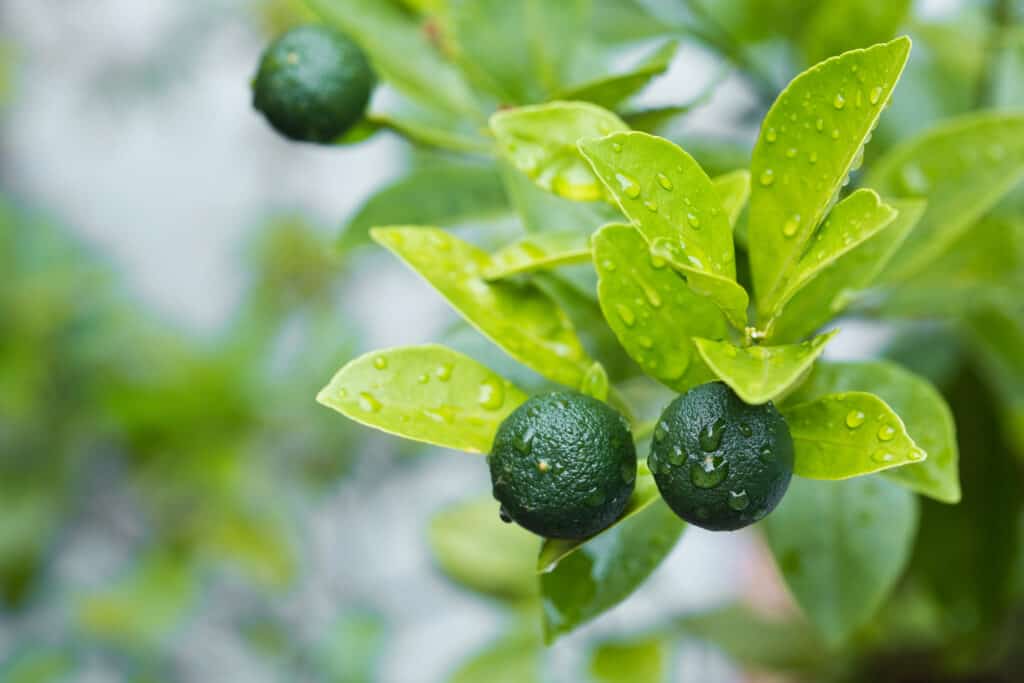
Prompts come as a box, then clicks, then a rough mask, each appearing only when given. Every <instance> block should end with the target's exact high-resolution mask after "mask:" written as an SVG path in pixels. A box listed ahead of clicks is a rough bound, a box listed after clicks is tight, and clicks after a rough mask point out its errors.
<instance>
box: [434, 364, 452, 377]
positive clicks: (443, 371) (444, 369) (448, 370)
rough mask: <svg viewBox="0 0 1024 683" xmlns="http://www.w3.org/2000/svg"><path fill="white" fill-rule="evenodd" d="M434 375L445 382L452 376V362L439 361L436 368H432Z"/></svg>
mask: <svg viewBox="0 0 1024 683" xmlns="http://www.w3.org/2000/svg"><path fill="white" fill-rule="evenodd" d="M434 375H435V376H436V377H437V378H438V379H439V380H441V381H442V382H447V381H448V380H450V379H451V378H452V364H451V363H441V365H439V366H437V369H436V370H434Z"/></svg>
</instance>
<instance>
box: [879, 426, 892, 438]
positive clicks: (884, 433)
mask: <svg viewBox="0 0 1024 683" xmlns="http://www.w3.org/2000/svg"><path fill="white" fill-rule="evenodd" d="M894 436H896V429H895V428H894V427H893V426H892V425H882V426H881V427H879V428H878V440H879V441H892V438H893V437H894Z"/></svg>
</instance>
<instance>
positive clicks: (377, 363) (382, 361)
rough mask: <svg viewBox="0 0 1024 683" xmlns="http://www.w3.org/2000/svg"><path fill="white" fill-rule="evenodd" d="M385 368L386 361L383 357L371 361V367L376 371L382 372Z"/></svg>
mask: <svg viewBox="0 0 1024 683" xmlns="http://www.w3.org/2000/svg"><path fill="white" fill-rule="evenodd" d="M387 366H388V359H387V358H385V357H384V356H377V357H376V358H374V359H373V367H375V368H377V369H378V370H383V369H384V368H386V367H387Z"/></svg>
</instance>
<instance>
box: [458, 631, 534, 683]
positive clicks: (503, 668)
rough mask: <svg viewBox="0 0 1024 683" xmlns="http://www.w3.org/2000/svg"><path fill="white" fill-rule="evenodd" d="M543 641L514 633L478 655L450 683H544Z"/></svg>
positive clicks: (530, 635) (463, 666)
mask: <svg viewBox="0 0 1024 683" xmlns="http://www.w3.org/2000/svg"><path fill="white" fill-rule="evenodd" d="M542 654H543V650H542V646H541V642H540V639H539V638H538V637H537V636H535V635H533V634H532V633H530V634H526V633H523V634H519V633H511V634H508V635H506V636H503V637H502V638H499V639H498V640H497V641H495V642H493V643H491V644H489V645H488V646H486V647H485V648H483V649H482V650H481V651H479V652H477V653H475V654H474V655H473V656H472V657H471V658H470V659H469V660H467V661H466V662H464V663H463V664H461V665H460V666H459V668H458V669H457V670H456V671H455V673H453V674H452V676H451V678H448V679H447V681H448V683H540V681H541V680H542V679H541V669H540V663H541V655H542Z"/></svg>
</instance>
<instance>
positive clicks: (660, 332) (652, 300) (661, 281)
mask: <svg viewBox="0 0 1024 683" xmlns="http://www.w3.org/2000/svg"><path fill="white" fill-rule="evenodd" d="M592 245H593V250H594V265H595V267H596V268H597V274H598V284H597V295H598V300H599V301H600V304H601V311H602V312H603V313H604V317H605V320H607V321H608V325H609V326H611V328H612V330H613V331H614V332H615V335H616V336H617V337H618V339H619V343H621V344H622V347H623V348H624V349H626V352H627V353H628V354H629V355H630V357H631V358H633V360H635V361H636V362H637V363H638V364H639V365H640V366H641V367H642V368H643V369H644V371H645V372H646V373H647V374H649V375H650V376H651V377H654V378H655V379H657V380H659V381H660V382H663V383H664V384H666V385H667V386H669V387H671V388H673V389H675V390H677V391H684V390H686V389H688V388H689V387H691V386H694V385H695V384H699V383H700V382H701V381H704V380H706V379H707V378H709V373H708V372H707V369H706V368H704V367H703V363H701V362H700V358H699V357H698V356H697V354H696V353H695V351H694V346H693V342H692V341H691V339H690V337H691V336H693V335H697V334H700V335H702V336H710V337H713V338H722V337H724V336H725V332H726V324H725V320H724V318H723V317H722V314H721V313H720V312H719V311H718V309H717V308H716V307H715V306H714V305H713V304H711V303H710V302H709V301H708V300H707V299H705V298H703V297H701V296H699V295H697V294H695V293H694V292H693V291H691V290H690V289H689V288H688V287H687V286H686V283H685V282H684V281H683V279H682V278H681V277H680V276H679V275H678V274H677V273H676V272H675V271H674V270H672V269H671V268H668V267H667V265H666V263H665V262H664V261H662V260H659V259H658V258H657V257H653V256H652V255H651V253H650V251H649V249H648V246H647V242H646V241H644V238H643V236H642V235H641V234H640V232H639V231H638V230H637V229H636V228H634V227H633V226H630V225H615V224H613V225H606V226H604V227H603V228H601V229H600V230H598V231H597V232H596V233H594V237H593V239H592Z"/></svg>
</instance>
